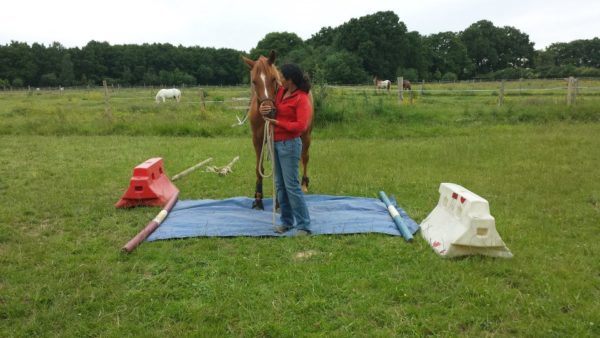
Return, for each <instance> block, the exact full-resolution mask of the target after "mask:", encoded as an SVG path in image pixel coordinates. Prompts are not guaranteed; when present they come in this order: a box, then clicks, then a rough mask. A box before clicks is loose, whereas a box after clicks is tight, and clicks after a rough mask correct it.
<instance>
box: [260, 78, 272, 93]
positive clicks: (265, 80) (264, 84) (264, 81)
mask: <svg viewBox="0 0 600 338" xmlns="http://www.w3.org/2000/svg"><path fill="white" fill-rule="evenodd" d="M260 78H261V80H262V82H263V87H264V88H265V98H267V99H269V98H270V97H269V91H268V90H267V76H266V75H265V73H260Z"/></svg>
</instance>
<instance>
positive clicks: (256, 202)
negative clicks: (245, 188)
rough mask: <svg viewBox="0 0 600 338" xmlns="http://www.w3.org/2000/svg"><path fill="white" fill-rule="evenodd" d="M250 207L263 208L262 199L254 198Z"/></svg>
mask: <svg viewBox="0 0 600 338" xmlns="http://www.w3.org/2000/svg"><path fill="white" fill-rule="evenodd" d="M252 209H256V210H265V206H264V205H263V202H262V200H254V202H252Z"/></svg>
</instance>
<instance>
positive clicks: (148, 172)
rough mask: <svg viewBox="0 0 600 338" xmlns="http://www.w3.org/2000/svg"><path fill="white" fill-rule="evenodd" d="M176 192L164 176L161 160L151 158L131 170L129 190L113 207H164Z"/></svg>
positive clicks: (175, 188) (174, 187)
mask: <svg viewBox="0 0 600 338" xmlns="http://www.w3.org/2000/svg"><path fill="white" fill-rule="evenodd" d="M178 191H179V189H177V187H176V186H175V185H174V184H173V183H171V181H170V180H169V178H168V177H167V175H165V170H164V167H163V159H162V158H160V157H155V158H151V159H149V160H147V161H146V162H144V163H141V164H140V165H138V166H137V167H135V168H134V169H133V177H131V181H130V182H129V188H127V191H125V194H124V195H123V197H121V199H120V200H119V201H118V202H117V203H116V204H115V207H117V208H131V207H137V206H154V207H156V206H164V205H165V204H166V203H167V202H168V201H169V199H170V198H171V196H173V194H175V193H176V192H178Z"/></svg>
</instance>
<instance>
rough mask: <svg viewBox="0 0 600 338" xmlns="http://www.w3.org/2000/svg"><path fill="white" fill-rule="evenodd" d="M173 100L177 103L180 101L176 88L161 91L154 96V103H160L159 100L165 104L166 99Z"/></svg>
mask: <svg viewBox="0 0 600 338" xmlns="http://www.w3.org/2000/svg"><path fill="white" fill-rule="evenodd" d="M170 98H174V99H175V100H176V101H177V102H179V100H180V99H181V91H180V90H179V89H177V88H171V89H161V90H159V91H158V94H156V103H160V99H162V102H165V101H166V99H170Z"/></svg>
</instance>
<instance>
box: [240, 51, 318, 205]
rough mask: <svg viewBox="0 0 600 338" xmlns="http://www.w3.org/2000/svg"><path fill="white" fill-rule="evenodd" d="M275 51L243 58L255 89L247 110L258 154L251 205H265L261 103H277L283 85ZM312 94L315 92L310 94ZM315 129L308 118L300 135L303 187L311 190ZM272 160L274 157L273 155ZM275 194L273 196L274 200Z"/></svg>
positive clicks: (273, 104) (273, 105)
mask: <svg viewBox="0 0 600 338" xmlns="http://www.w3.org/2000/svg"><path fill="white" fill-rule="evenodd" d="M275 58H276V54H275V51H273V50H272V51H271V52H270V53H269V57H268V58H266V57H264V56H260V57H259V58H258V60H256V61H255V60H251V59H248V58H246V57H244V56H242V59H243V60H244V62H245V63H246V64H247V65H248V66H249V67H250V86H251V89H252V93H251V98H250V108H249V110H248V114H249V117H250V127H251V128H252V143H253V144H254V152H255V154H256V190H255V192H254V203H253V204H252V208H254V209H261V210H262V209H264V206H263V202H262V198H263V190H262V182H263V176H262V175H261V172H262V173H264V168H263V166H262V163H261V158H260V157H261V155H262V148H263V145H264V129H265V121H264V120H263V118H262V115H261V114H260V112H259V109H258V108H259V106H260V105H261V103H263V102H268V103H269V104H271V106H272V107H273V108H274V107H275V95H276V94H277V90H278V88H279V87H280V86H281V78H282V76H281V74H280V73H279V70H278V69H277V67H275ZM311 97H312V96H311ZM311 130H312V120H311V121H310V122H309V126H308V128H307V129H306V131H305V132H304V133H303V134H302V135H301V136H300V137H301V139H302V156H301V160H302V166H303V167H304V170H303V172H302V191H303V192H308V184H309V179H308V175H307V172H308V169H307V166H308V158H309V156H308V149H309V147H310V133H311ZM271 160H273V159H271ZM275 197H276V196H273V200H275V199H276V198H275Z"/></svg>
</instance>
